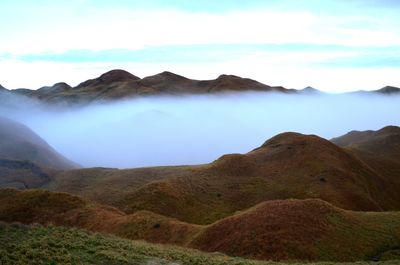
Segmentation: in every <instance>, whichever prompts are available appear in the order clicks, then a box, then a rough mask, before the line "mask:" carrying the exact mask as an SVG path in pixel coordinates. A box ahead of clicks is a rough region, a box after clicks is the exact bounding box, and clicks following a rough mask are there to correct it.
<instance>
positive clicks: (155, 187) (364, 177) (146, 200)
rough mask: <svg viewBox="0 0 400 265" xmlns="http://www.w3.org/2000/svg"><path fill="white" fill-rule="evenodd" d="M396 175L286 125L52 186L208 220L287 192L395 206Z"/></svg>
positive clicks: (349, 203)
mask: <svg viewBox="0 0 400 265" xmlns="http://www.w3.org/2000/svg"><path fill="white" fill-rule="evenodd" d="M394 178H396V179H398V175H397V176H396V175H390V176H386V175H382V174H377V173H376V172H375V170H373V169H372V168H371V167H370V166H369V165H368V164H366V162H365V161H363V160H361V159H360V158H359V157H358V155H356V154H353V153H351V152H350V151H346V150H344V149H342V148H340V147H338V146H336V145H335V144H333V143H331V142H329V141H327V140H325V139H322V138H320V137H317V136H313V135H302V134H297V133H284V134H280V135H278V136H276V137H273V138H272V139H270V140H268V141H267V142H266V143H264V144H263V145H262V146H261V147H259V148H257V149H255V150H253V151H251V152H249V153H247V154H244V155H241V154H232V155H225V156H222V157H221V158H220V159H218V160H216V161H214V162H213V163H210V164H205V165H199V166H186V167H159V168H146V169H133V170H124V171H118V170H112V169H94V170H92V171H91V170H78V171H68V172H63V173H60V174H58V175H56V176H55V181H54V182H53V183H52V185H51V186H50V187H49V188H50V189H52V190H56V191H65V192H72V193H74V194H78V195H81V196H84V197H87V198H89V199H92V200H96V201H100V202H102V203H108V204H112V205H113V206H115V207H118V208H119V209H121V210H122V211H124V212H126V213H134V212H137V211H141V210H148V211H152V212H155V213H158V214H161V215H165V216H170V217H173V218H177V219H179V220H181V221H185V222H190V223H196V224H210V223H212V222H215V221H216V220H219V219H221V218H224V217H226V216H229V215H231V214H233V213H235V212H236V211H239V210H242V209H246V208H249V207H251V206H253V205H255V204H257V203H260V202H262V201H265V200H276V199H289V198H298V199H305V198H320V199H323V200H325V201H328V202H330V203H332V204H334V205H336V206H339V207H341V208H344V209H350V210H363V211H370V210H373V211H382V210H398V209H400V200H398V199H397V198H398V195H396V194H398V191H399V190H400V186H399V185H397V184H396V183H397V182H395V181H394V180H393V179H394ZM86 180H87V181H86ZM81 183H83V184H81ZM78 184H79V185H78Z"/></svg>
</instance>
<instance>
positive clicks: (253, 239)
mask: <svg viewBox="0 0 400 265" xmlns="http://www.w3.org/2000/svg"><path fill="white" fill-rule="evenodd" d="M0 220H1V221H6V222H15V221H18V222H21V223H24V224H32V223H39V224H44V225H49V224H52V225H57V226H71V227H79V228H85V229H88V230H91V231H95V232H103V233H111V234H115V235H118V236H121V237H125V238H130V239H146V240H147V241H150V242H156V243H169V244H176V245H180V246H185V247H190V248H197V249H200V250H204V251H208V252H215V251H218V252H222V253H226V254H229V255H233V256H242V257H250V258H256V259H264V260H309V261H311V260H329V261H356V260H380V259H382V258H383V257H385V256H386V255H389V253H391V255H394V253H397V252H396V251H397V250H398V249H399V247H400V214H399V213H363V212H352V211H345V210H342V209H339V208H337V207H334V206H333V205H331V204H329V203H326V202H324V201H321V200H318V199H307V200H285V201H268V202H263V203H261V204H258V205H256V206H254V207H252V208H250V209H248V210H245V211H243V212H239V213H236V214H235V215H233V216H231V217H227V218H224V219H222V220H219V221H217V222H215V223H213V224H210V225H208V226H199V225H193V224H188V223H184V222H179V221H177V220H175V219H171V218H168V217H165V216H160V215H157V214H154V213H151V212H143V211H140V212H136V213H134V214H131V215H125V214H123V213H122V212H120V211H118V210H116V209H115V208H111V207H107V206H102V205H98V204H93V203H90V202H88V201H85V200H83V199H81V198H79V197H76V196H72V195H68V194H66V193H53V192H48V191H43V190H26V191H18V190H15V189H5V190H0ZM349 234H351V235H352V236H349Z"/></svg>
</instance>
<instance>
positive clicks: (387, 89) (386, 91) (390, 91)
mask: <svg viewBox="0 0 400 265" xmlns="http://www.w3.org/2000/svg"><path fill="white" fill-rule="evenodd" d="M374 92H375V93H380V94H397V93H400V88H398V87H394V86H385V87H383V88H381V89H379V90H375V91H374Z"/></svg>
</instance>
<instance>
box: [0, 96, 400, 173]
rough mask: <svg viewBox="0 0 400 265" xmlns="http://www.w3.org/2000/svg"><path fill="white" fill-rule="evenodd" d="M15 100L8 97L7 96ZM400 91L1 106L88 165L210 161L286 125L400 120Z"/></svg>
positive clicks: (356, 126) (361, 125)
mask: <svg viewBox="0 0 400 265" xmlns="http://www.w3.org/2000/svg"><path fill="white" fill-rule="evenodd" d="M9 103H10V102H9ZM399 103H400V97H399V96H371V95H324V94H321V95H282V94H272V93H239V94H234V95H216V96H190V97H151V98H140V99H133V100H129V101H123V102H121V101H120V102H114V103H109V104H97V105H91V106H89V107H82V108H75V109H68V110H66V109H59V110H55V109H52V110H45V109H43V108H40V107H38V106H37V105H35V104H33V105H31V104H29V103H28V102H24V104H23V105H24V107H23V108H15V107H12V105H13V104H4V102H3V103H2V105H1V106H0V115H2V116H6V117H8V118H11V119H14V120H17V121H20V122H22V123H24V124H26V125H27V126H29V127H30V128H31V129H32V130H34V131H35V132H36V133H37V134H39V135H40V136H41V137H42V138H43V139H45V140H46V141H47V142H48V143H49V144H50V145H51V146H53V147H54V148H55V149H56V150H57V151H59V152H60V153H61V154H63V155H64V156H66V157H67V158H69V159H71V160H73V161H75V162H77V163H79V164H81V165H82V166H85V167H93V166H104V167H118V168H128V167H142V166H157V165H184V164H199V163H208V162H211V161H213V160H215V159H217V158H218V157H219V156H221V155H223V154H227V153H246V152H248V151H250V150H252V149H254V148H256V147H258V146H260V145H261V144H262V143H263V142H264V141H265V140H267V139H268V138H270V137H272V136H274V135H276V134H278V133H281V132H286V131H296V132H301V133H305V134H317V135H319V136H322V137H324V138H327V139H330V138H332V137H336V136H340V135H342V134H345V133H347V132H348V131H351V130H376V129H380V128H381V127H384V126H387V125H400V104H399Z"/></svg>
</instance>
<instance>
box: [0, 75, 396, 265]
mask: <svg viewBox="0 0 400 265" xmlns="http://www.w3.org/2000/svg"><path fill="white" fill-rule="evenodd" d="M127 78H132V77H130V76H127ZM133 78H134V77H133ZM2 122H3V125H2V126H4V128H5V129H4V130H1V133H2V134H4V135H5V138H3V139H9V140H7V141H5V140H4V141H3V145H4V146H5V148H2V149H1V151H2V152H4V154H3V156H4V158H1V159H0V187H10V186H11V187H16V188H20V189H24V190H17V189H0V221H4V222H9V223H12V222H21V223H23V224H28V225H30V224H34V223H39V224H42V225H56V226H66V227H77V228H81V229H86V230H89V231H93V232H99V233H106V234H113V235H116V236H119V237H121V238H127V239H133V240H146V241H148V242H151V243H162V244H174V245H178V246H182V247H185V248H195V249H199V250H202V251H206V252H222V253H225V254H228V255H231V256H240V257H248V258H254V259H262V260H276V261H282V260H290V261H294V260H309V261H357V260H370V261H373V260H385V259H399V258H400V254H399V251H398V250H399V249H400V221H399V220H400V216H399V212H398V211H399V209H400V195H399V194H400V193H399V192H398V191H399V190H400V181H399V176H400V166H399V161H400V160H399V159H398V158H399V153H400V149H399V148H398V147H399V143H400V137H399V136H400V129H399V128H398V127H395V126H388V127H385V128H382V129H380V130H378V131H365V132H358V131H353V132H350V133H348V134H346V135H344V136H341V137H338V138H335V139H332V140H331V141H328V140H326V139H323V138H320V137H318V136H316V135H304V134H299V133H294V132H287V133H282V134H279V135H277V136H275V137H272V138H271V139H269V140H267V141H266V142H265V143H263V144H262V145H261V146H260V147H258V148H256V149H254V150H252V151H250V152H248V153H246V154H229V155H224V156H222V157H220V158H219V159H217V160H216V161H214V162H212V163H209V164H203V165H196V166H171V167H152V168H136V169H125V170H118V169H112V168H88V169H64V170H62V168H60V167H54V166H53V168H52V169H51V166H49V165H51V163H54V162H55V161H59V160H57V158H59V156H51V155H53V154H54V152H55V151H54V150H53V149H51V147H49V146H48V145H47V144H46V143H45V142H44V141H43V140H41V139H40V138H39V137H38V136H36V135H35V134H34V133H33V132H32V131H30V130H29V129H27V128H26V127H24V126H23V125H20V124H17V123H14V122H12V121H9V120H7V119H2ZM12 132H14V133H12ZM15 132H17V133H15ZM7 137H8V138H7ZM10 141H13V143H14V144H13V145H9V146H7V143H10ZM27 143H32V144H31V145H28V146H29V147H30V146H34V147H36V146H40V147H42V146H44V147H47V149H45V150H50V151H52V150H53V152H50V153H45V154H46V155H48V154H51V155H48V156H45V158H48V159H49V160H46V159H45V158H43V160H41V162H40V160H38V158H37V157H36V156H32V157H33V158H34V159H36V160H35V161H34V162H31V161H28V160H31V159H33V158H30V157H27V158H26V159H24V158H23V157H21V156H22V155H29V154H30V153H29V152H27V151H26V150H29V149H22V150H25V151H23V152H21V153H18V151H19V149H18V148H21V146H22V147H23V148H25V147H24V144H27ZM35 150H36V149H35ZM38 150H39V151H41V150H42V149H40V148H38ZM39 151H37V152H33V153H34V154H41V153H40V152H39ZM11 154H12V155H13V156H11ZM55 154H57V153H55ZM18 155H19V156H18ZM39 158H41V157H40V156H39ZM61 161H64V160H61ZM46 163H47V164H46ZM67 165H69V166H70V168H71V167H73V166H74V165H73V164H72V165H71V164H68V163H67ZM56 169H57V170H56ZM4 183H5V184H4ZM3 184H4V185H3ZM31 188H42V189H31ZM44 189H47V190H44ZM395 211H397V212H395ZM27 229H35V228H27ZM0 241H1V240H0Z"/></svg>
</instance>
